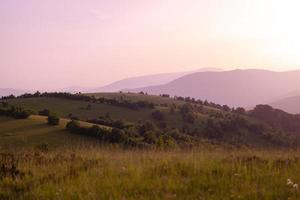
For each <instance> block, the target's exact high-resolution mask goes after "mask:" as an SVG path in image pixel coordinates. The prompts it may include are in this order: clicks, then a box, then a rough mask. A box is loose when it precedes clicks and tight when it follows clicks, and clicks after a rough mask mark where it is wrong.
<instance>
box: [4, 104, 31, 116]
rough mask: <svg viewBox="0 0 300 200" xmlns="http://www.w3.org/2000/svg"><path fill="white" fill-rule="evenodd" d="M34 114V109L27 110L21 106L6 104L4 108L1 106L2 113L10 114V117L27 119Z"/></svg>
mask: <svg viewBox="0 0 300 200" xmlns="http://www.w3.org/2000/svg"><path fill="white" fill-rule="evenodd" d="M32 114H33V111H31V110H25V109H23V108H21V107H15V106H6V107H3V108H0V115H2V116H9V117H13V118H16V119H27V118H28V117H29V116H30V115H32Z"/></svg>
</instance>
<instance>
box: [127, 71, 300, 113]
mask: <svg viewBox="0 0 300 200" xmlns="http://www.w3.org/2000/svg"><path fill="white" fill-rule="evenodd" d="M299 89H300V71H290V72H273V71H266V70H233V71H222V72H198V73H194V74H190V75H186V76H184V77H181V78H178V79H176V80H174V81H172V82H170V83H167V84H164V85H159V86H151V87H145V88H139V89H134V90H133V91H135V92H139V91H143V92H147V93H149V94H163V93H166V94H170V95H177V96H190V97H194V98H199V99H203V100H204V99H207V100H209V101H212V102H215V103H219V104H228V105H230V106H243V107H249V106H254V105H257V104H260V103H267V102H270V101H272V100H273V99H276V98H277V97H279V96H282V95H285V94H287V93H291V92H293V91H299Z"/></svg>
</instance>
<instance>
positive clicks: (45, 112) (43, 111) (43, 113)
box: [39, 109, 50, 116]
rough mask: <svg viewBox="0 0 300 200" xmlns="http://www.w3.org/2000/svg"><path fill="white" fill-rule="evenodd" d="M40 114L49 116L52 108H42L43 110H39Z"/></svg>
mask: <svg viewBox="0 0 300 200" xmlns="http://www.w3.org/2000/svg"><path fill="white" fill-rule="evenodd" d="M39 115H42V116H49V115H50V110H48V109H44V110H41V111H39Z"/></svg>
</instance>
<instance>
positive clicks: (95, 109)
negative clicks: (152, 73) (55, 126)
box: [8, 93, 211, 128]
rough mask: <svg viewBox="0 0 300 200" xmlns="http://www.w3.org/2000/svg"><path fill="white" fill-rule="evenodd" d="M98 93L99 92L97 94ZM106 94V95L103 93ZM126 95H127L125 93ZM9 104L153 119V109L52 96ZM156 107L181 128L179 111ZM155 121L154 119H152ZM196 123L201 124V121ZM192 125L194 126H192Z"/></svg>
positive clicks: (63, 112)
mask: <svg viewBox="0 0 300 200" xmlns="http://www.w3.org/2000/svg"><path fill="white" fill-rule="evenodd" d="M113 94H114V93H112V94H111V96H116V95H119V94H115V95H113ZM99 95H100V94H99ZM105 96H106V95H105ZM126 96H127V95H126ZM129 96H130V97H132V96H131V95H129ZM138 96H142V97H144V98H150V99H151V98H158V99H161V98H162V99H165V101H169V102H172V101H173V100H170V99H168V98H163V97H157V96H156V97H151V96H146V95H138ZM8 102H9V104H10V105H15V106H21V107H23V108H26V109H30V110H32V111H35V112H36V113H37V112H39V111H40V110H43V109H49V110H51V111H52V112H54V113H57V114H58V115H59V116H60V117H64V118H67V117H68V115H69V114H72V116H76V117H78V118H79V119H81V120H87V119H92V118H98V117H99V116H105V115H106V114H109V115H110V116H111V117H112V118H113V119H122V120H124V121H127V122H132V123H137V122H138V121H147V120H151V121H154V120H153V119H152V117H151V113H152V112H153V109H148V108H143V109H138V110H132V109H128V108H123V107H118V106H113V105H107V104H98V103H90V102H84V101H76V100H69V99H63V98H53V97H40V98H24V99H10V100H8ZM88 105H91V108H90V109H87V106H88ZM156 109H158V110H160V111H162V112H163V113H164V114H165V115H166V117H165V119H166V120H165V122H166V123H167V124H168V125H169V126H170V127H176V128H181V127H182V126H183V123H182V119H181V116H180V114H179V113H175V114H170V112H169V109H168V108H167V107H160V106H158V107H156ZM208 110H211V109H208ZM198 116H199V119H198V121H199V122H201V121H202V120H203V119H206V118H207V116H206V115H201V114H199V115H198ZM154 122H156V121H154ZM197 125H200V126H201V123H198V124H197ZM193 127H194V126H193Z"/></svg>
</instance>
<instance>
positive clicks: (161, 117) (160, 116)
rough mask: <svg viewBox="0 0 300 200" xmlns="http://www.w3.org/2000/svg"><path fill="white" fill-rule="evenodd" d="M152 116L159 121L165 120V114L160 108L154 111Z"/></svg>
mask: <svg viewBox="0 0 300 200" xmlns="http://www.w3.org/2000/svg"><path fill="white" fill-rule="evenodd" d="M152 117H153V119H155V120H158V121H161V120H164V114H163V113H162V112H161V111H159V110H155V111H154V112H152Z"/></svg>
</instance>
